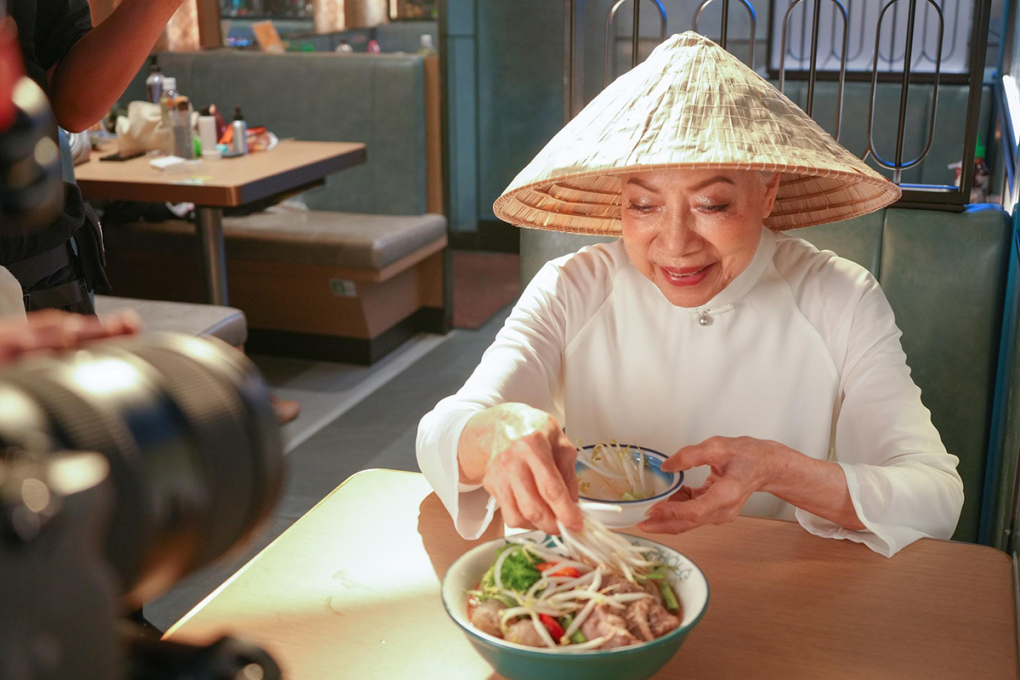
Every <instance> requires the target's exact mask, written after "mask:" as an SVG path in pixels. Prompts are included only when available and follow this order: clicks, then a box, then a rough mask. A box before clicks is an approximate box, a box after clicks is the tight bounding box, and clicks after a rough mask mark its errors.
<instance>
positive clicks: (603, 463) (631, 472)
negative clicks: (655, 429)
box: [575, 443, 684, 529]
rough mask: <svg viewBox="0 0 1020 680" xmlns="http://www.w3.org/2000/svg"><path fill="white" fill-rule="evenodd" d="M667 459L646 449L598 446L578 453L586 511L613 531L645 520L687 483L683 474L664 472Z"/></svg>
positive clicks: (583, 502)
mask: <svg viewBox="0 0 1020 680" xmlns="http://www.w3.org/2000/svg"><path fill="white" fill-rule="evenodd" d="M666 458H667V456H666V455H665V454H662V453H659V452H658V451H655V450H653V449H648V448H645V447H643V446H634V445H624V444H616V443H612V444H595V445H592V446H582V447H580V448H579V449H578V450H577V463H576V465H575V468H576V470H577V480H578V485H579V487H580V489H579V491H580V497H581V502H582V506H581V507H582V508H584V510H585V511H586V512H588V513H589V514H591V515H593V516H594V517H595V518H596V519H598V520H599V521H600V522H602V523H603V524H605V525H606V526H607V527H610V528H612V529H626V528H627V527H632V526H634V525H635V524H637V523H639V522H642V521H644V520H645V519H646V518H647V516H648V510H649V509H651V507H652V506H653V505H655V504H656V503H659V502H661V501H664V500H667V499H668V498H669V497H670V496H671V495H672V494H674V493H676V492H677V491H678V490H679V489H680V487H681V486H683V483H684V473H683V472H664V471H663V470H662V464H663V462H665V460H666Z"/></svg>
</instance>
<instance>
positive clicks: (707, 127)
mask: <svg viewBox="0 0 1020 680" xmlns="http://www.w3.org/2000/svg"><path fill="white" fill-rule="evenodd" d="M664 168H698V169H730V170H733V169H736V170H763V171H776V172H780V173H781V179H780V184H779V191H778V194H777V198H776V203H775V207H774V208H773V210H772V214H771V215H770V216H769V217H768V219H766V220H765V225H766V226H768V227H770V228H771V229H775V230H785V229H793V228H796V227H809V226H813V225H816V224H824V223H827V222H835V221H837V220H844V219H848V218H851V217H856V216H858V215H863V214H866V213H870V212H873V211H875V210H878V209H880V208H884V207H885V206H887V205H889V204H890V203H893V202H894V201H896V200H897V199H899V197H900V194H901V192H900V189H899V187H898V186H896V185H895V184H893V183H892V182H890V181H889V180H887V179H886V178H884V177H883V176H882V175H880V174H878V173H877V172H875V171H874V170H872V169H871V168H869V167H868V166H867V165H865V164H864V163H863V162H862V161H861V160H859V159H858V158H857V157H856V156H854V155H853V154H852V153H850V152H849V151H848V150H847V149H845V148H843V147H842V146H840V145H839V143H838V142H836V140H834V139H833V138H832V137H831V136H830V135H829V134H828V133H827V132H825V130H823V129H822V128H821V127H820V126H819V125H818V124H817V123H815V121H814V120H812V119H811V117H810V116H808V115H807V114H806V113H804V111H802V110H801V109H800V108H799V107H798V106H797V105H796V104H794V103H793V102H792V101H790V100H789V99H788V98H787V97H786V96H785V95H783V94H782V93H781V92H780V91H779V90H777V89H776V88H775V87H773V86H772V84H771V83H769V82H768V81H767V80H765V79H764V78H762V77H761V76H759V75H758V74H756V73H755V72H754V71H752V70H751V69H749V68H748V67H747V66H746V65H745V64H744V63H743V62H741V61H740V60H739V59H737V58H736V57H734V56H733V55H731V54H730V53H729V52H727V51H726V50H724V49H723V48H721V47H719V46H718V45H716V44H715V43H714V42H712V41H711V40H709V39H708V38H705V37H704V36H702V35H699V34H697V33H694V32H691V31H688V32H686V33H680V34H677V35H674V36H672V37H670V38H669V39H668V40H666V42H664V43H662V44H661V45H659V46H658V47H657V48H656V49H655V51H654V52H652V54H651V55H650V56H649V57H648V59H647V60H645V61H644V62H643V63H641V64H639V65H638V66H637V67H636V68H634V69H632V70H631V71H629V72H628V73H626V74H624V75H622V76H620V77H619V78H617V79H616V81H614V82H613V83H612V84H610V85H609V86H608V87H607V88H606V89H605V90H603V91H602V92H601V93H600V94H599V95H598V96H597V97H596V98H595V99H594V100H593V101H592V102H591V103H590V104H588V106H586V107H585V108H584V109H583V110H582V111H581V112H580V113H579V114H578V115H577V117H575V118H574V119H573V120H572V121H570V122H569V123H567V125H565V126H564V127H563V129H562V130H561V131H560V132H559V133H557V135H556V136H555V137H553V138H552V140H551V141H550V142H549V143H548V144H547V145H546V146H545V148H544V149H542V151H541V152H540V153H539V154H538V155H537V156H536V157H535V159H534V160H533V161H532V162H531V163H529V164H528V166H527V167H525V168H524V170H522V171H521V173H520V174H519V175H518V176H517V178H516V179H515V180H514V181H513V182H512V183H511V184H510V186H509V187H508V188H507V189H506V191H504V192H503V195H501V196H500V197H499V198H498V199H497V200H496V203H495V204H494V206H493V209H494V211H495V213H496V215H497V216H498V217H500V218H501V219H503V220H505V221H507V222H510V223H511V224H515V225H517V226H520V227H531V228H536V229H548V230H552V231H564V232H574V233H583V234H599V235H616V234H619V233H620V184H621V183H620V176H621V175H623V174H626V173H632V172H639V171H644V170H657V169H664Z"/></svg>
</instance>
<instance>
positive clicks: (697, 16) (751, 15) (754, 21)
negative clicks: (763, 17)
mask: <svg viewBox="0 0 1020 680" xmlns="http://www.w3.org/2000/svg"><path fill="white" fill-rule="evenodd" d="M655 2H656V4H657V5H659V7H660V10H661V11H662V16H663V35H665V17H666V12H665V10H664V9H661V7H662V4H661V3H660V2H659V0H655ZM712 2H713V0H703V2H702V3H701V4H700V5H698V7H697V9H695V10H694V20H693V21H692V22H691V30H692V31H694V32H695V33H697V32H698V22H700V21H701V13H702V12H703V11H705V8H707V7H708V6H709V5H711V4H712ZM740 4H741V5H743V7H744V9H745V10H746V11H747V18H748V20H749V21H750V22H751V42H750V52H749V54H748V58H747V65H748V66H750V67H751V68H752V69H753V68H754V39H755V34H756V32H757V28H758V16H757V14H755V11H754V6H753V5H751V3H750V2H748V0H740ZM723 12H724V14H723V26H722V28H723V30H724V31H727V32H728V28H727V22H726V19H725V18H726V17H727V16H729V0H723ZM771 21H772V18H771V17H769V22H770V25H771ZM769 40H770V41H771V37H770V38H769ZM719 44H720V46H721V47H723V48H724V49H725V47H726V45H725V41H723V42H720V43H719Z"/></svg>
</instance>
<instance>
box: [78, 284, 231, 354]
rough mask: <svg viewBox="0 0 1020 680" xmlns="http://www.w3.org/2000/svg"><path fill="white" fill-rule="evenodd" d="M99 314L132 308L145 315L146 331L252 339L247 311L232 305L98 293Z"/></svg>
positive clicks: (228, 338) (224, 338)
mask: <svg viewBox="0 0 1020 680" xmlns="http://www.w3.org/2000/svg"><path fill="white" fill-rule="evenodd" d="M95 304H96V314H98V315H99V316H106V315H108V314H112V313H114V312H119V311H121V310H125V309H130V310H132V311H133V312H135V313H136V314H138V316H139V317H141V319H142V328H143V329H144V330H145V331H146V332H156V333H160V332H172V333H185V334H187V335H195V336H209V337H214V338H219V339H220V340H223V341H224V342H226V343H227V344H229V345H233V346H235V347H239V346H241V345H243V344H244V343H245V341H246V340H247V339H248V323H247V321H246V320H245V317H244V312H242V311H241V310H239V309H234V308H232V307H220V306H218V305H201V304H192V303H187V302H165V301H162V300H135V299H132V298H120V297H111V296H107V295H97V296H96V298H95Z"/></svg>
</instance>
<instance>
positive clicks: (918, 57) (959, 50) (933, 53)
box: [769, 0, 985, 78]
mask: <svg viewBox="0 0 1020 680" xmlns="http://www.w3.org/2000/svg"><path fill="white" fill-rule="evenodd" d="M979 1H980V0H979ZM801 2H802V0H772V10H773V15H774V16H775V17H777V18H778V17H779V16H783V15H789V13H790V12H791V11H792V9H793V8H794V7H796V6H797V5H798V4H800V3H801ZM974 5H975V0H940V2H925V4H924V6H923V7H922V8H921V9H920V11H917V9H916V8H915V7H914V6H913V5H908V4H906V3H893V2H887V3H883V2H882V1H881V0H846V4H845V5H842V4H840V6H839V7H836V6H835V5H829V6H824V5H823V6H821V7H817V9H816V13H814V14H813V15H811V16H809V14H810V13H809V12H807V11H804V12H801V13H800V15H799V16H798V17H797V19H796V20H795V21H793V22H792V23H790V25H789V26H787V22H786V21H784V22H782V23H781V24H780V23H778V22H775V21H774V22H773V23H772V30H771V31H770V35H769V39H770V45H771V49H770V50H769V71H770V72H771V73H773V74H775V73H778V72H779V71H780V70H781V69H782V68H783V62H785V64H786V68H787V69H788V70H789V71H792V72H798V71H799V72H802V73H807V72H808V71H809V70H811V66H810V62H811V59H812V57H814V58H815V59H816V60H818V69H819V70H820V71H834V70H835V69H836V67H837V65H838V63H839V61H840V60H841V59H845V60H846V70H847V72H849V73H850V74H862V78H863V77H866V76H867V75H870V74H871V73H872V71H873V70H875V67H876V64H877V70H878V71H879V73H889V74H894V75H895V74H899V73H901V72H902V71H903V69H904V67H905V66H906V67H908V68H910V70H911V72H913V73H918V74H921V73H929V74H931V73H934V72H935V71H936V69H937V70H939V71H940V72H941V73H943V74H946V75H952V74H960V75H964V76H965V75H966V74H967V73H968V70H969V69H968V66H969V65H968V52H967V44H968V40H967V39H968V37H969V36H970V28H971V19H972V17H973V14H974V9H975V7H974ZM886 13H888V16H886ZM844 16H845V17H846V22H847V23H846V25H845V28H843V27H842V26H841V19H842V18H843V17H844ZM880 17H884V21H880ZM879 24H881V26H880V27H879V29H878V30H877V31H876V30H875V29H876V26H877V25H879ZM814 25H818V26H820V28H821V30H818V31H815V30H814ZM784 31H787V32H788V37H784V36H783V32H784ZM844 31H845V33H846V38H845V40H846V42H847V47H846V49H845V50H840V49H839V44H840V42H841V40H843V39H844V38H843V36H842V35H841V34H842V33H844ZM908 35H909V36H910V41H911V45H909V46H908V45H907V37H908ZM984 39H985V38H982V40H984ZM815 41H817V46H818V48H817V50H815V49H813V48H812V47H811V45H812V43H813V42H815ZM780 45H785V46H786V48H785V49H782V50H781V49H779V46H780ZM908 47H909V49H908ZM943 48H944V49H943ZM908 53H909V54H911V55H912V56H911V59H910V60H909V63H908V60H907V59H906V55H907V54H908ZM939 53H941V56H939Z"/></svg>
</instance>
